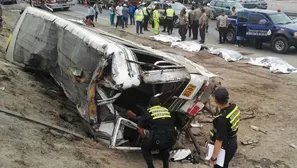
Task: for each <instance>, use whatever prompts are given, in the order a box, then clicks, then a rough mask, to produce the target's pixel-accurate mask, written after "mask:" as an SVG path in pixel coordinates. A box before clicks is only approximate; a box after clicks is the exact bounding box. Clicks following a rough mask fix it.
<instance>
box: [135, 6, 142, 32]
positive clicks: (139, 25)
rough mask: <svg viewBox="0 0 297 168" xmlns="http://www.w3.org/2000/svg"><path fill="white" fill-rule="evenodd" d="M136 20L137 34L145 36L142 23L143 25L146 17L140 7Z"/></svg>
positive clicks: (138, 7)
mask: <svg viewBox="0 0 297 168" xmlns="http://www.w3.org/2000/svg"><path fill="white" fill-rule="evenodd" d="M135 19H136V33H137V34H139V33H140V34H143V33H142V23H143V19H144V15H143V12H142V10H141V6H140V5H139V6H137V9H136V11H135Z"/></svg>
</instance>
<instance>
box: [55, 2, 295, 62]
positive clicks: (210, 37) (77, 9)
mask: <svg viewBox="0 0 297 168" xmlns="http://www.w3.org/2000/svg"><path fill="white" fill-rule="evenodd" d="M55 13H56V14H62V15H69V16H73V17H77V18H84V17H85V15H86V13H87V8H86V7H84V6H83V5H80V4H76V5H75V6H74V7H73V8H71V9H70V11H62V12H55ZM100 20H101V21H104V22H106V21H109V15H108V10H103V11H102V14H99V22H100ZM215 24H216V23H215V21H211V22H210V28H209V33H208V34H207V35H206V43H205V45H206V46H208V47H215V48H222V47H223V48H229V49H233V50H237V51H241V52H244V53H250V55H249V56H252V57H260V56H274V57H281V58H283V59H285V60H286V61H288V62H289V63H290V64H292V65H294V66H295V67H297V50H295V49H294V48H292V49H291V51H290V53H289V54H286V55H282V54H277V53H274V52H272V51H271V50H270V48H269V46H268V45H266V46H264V49H263V50H256V49H254V48H253V45H252V44H250V45H248V46H245V47H244V48H237V47H235V46H234V45H232V44H223V45H221V44H218V32H217V31H216V30H215ZM133 27H134V26H133ZM160 29H163V27H162V26H161V27H160ZM131 31H134V30H133V29H131ZM150 33H151V35H153V32H152V31H151V32H150ZM173 36H177V37H179V35H178V31H177V29H175V30H174V32H173ZM187 40H190V38H187Z"/></svg>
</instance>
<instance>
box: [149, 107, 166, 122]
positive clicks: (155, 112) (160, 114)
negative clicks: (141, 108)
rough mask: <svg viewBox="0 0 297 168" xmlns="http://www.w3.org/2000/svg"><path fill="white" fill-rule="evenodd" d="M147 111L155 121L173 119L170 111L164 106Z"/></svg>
mask: <svg viewBox="0 0 297 168" xmlns="http://www.w3.org/2000/svg"><path fill="white" fill-rule="evenodd" d="M147 111H148V112H149V114H150V115H151V116H152V119H153V120H156V119H165V118H171V115H170V113H169V111H168V109H167V108H165V107H162V106H153V107H151V108H149V109H147Z"/></svg>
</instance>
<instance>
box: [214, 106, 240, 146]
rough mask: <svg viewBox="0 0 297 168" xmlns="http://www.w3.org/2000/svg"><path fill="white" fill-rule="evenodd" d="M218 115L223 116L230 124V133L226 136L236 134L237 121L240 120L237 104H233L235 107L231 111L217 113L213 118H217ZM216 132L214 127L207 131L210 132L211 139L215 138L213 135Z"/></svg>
mask: <svg viewBox="0 0 297 168" xmlns="http://www.w3.org/2000/svg"><path fill="white" fill-rule="evenodd" d="M218 117H225V118H226V119H227V120H228V121H229V123H230V125H231V133H229V132H228V136H229V137H230V136H231V137H234V136H235V135H236V133H237V130H238V126H239V122H240V110H239V109H238V106H235V108H234V109H233V110H232V111H231V112H229V113H228V114H219V115H217V116H216V117H215V119H216V118H218ZM215 119H214V120H215ZM216 132H217V131H216V129H215V128H214V129H213V130H211V131H210V133H209V134H210V139H211V140H212V141H214V140H215V137H214V136H215V134H216ZM229 134H231V135H229Z"/></svg>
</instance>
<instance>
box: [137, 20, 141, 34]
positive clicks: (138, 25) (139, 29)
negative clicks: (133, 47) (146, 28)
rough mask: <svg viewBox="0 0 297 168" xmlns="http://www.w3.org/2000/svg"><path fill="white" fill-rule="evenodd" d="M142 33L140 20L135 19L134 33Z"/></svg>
mask: <svg viewBox="0 0 297 168" xmlns="http://www.w3.org/2000/svg"><path fill="white" fill-rule="evenodd" d="M139 32H140V33H142V21H136V33H137V34H139Z"/></svg>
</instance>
